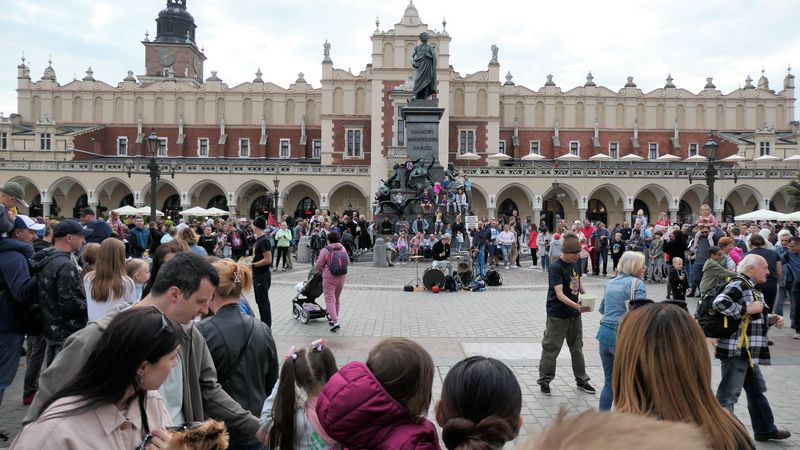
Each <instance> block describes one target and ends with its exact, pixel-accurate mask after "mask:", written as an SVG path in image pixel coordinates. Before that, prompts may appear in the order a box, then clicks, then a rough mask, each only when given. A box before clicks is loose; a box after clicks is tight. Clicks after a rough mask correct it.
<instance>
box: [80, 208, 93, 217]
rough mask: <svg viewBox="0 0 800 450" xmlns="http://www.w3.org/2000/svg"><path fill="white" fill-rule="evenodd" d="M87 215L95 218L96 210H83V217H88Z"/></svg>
mask: <svg viewBox="0 0 800 450" xmlns="http://www.w3.org/2000/svg"><path fill="white" fill-rule="evenodd" d="M87 215H88V216H93V215H94V210H93V209H92V208H83V209H82V210H81V216H87Z"/></svg>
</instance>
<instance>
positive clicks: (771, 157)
mask: <svg viewBox="0 0 800 450" xmlns="http://www.w3.org/2000/svg"><path fill="white" fill-rule="evenodd" d="M780 160H781V159H780V158H778V157H777V156H775V155H761V156H759V157H758V158H756V159H754V160H753V161H780Z"/></svg>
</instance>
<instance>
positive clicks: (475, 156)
mask: <svg viewBox="0 0 800 450" xmlns="http://www.w3.org/2000/svg"><path fill="white" fill-rule="evenodd" d="M458 159H466V160H467V161H477V160H479V159H481V157H480V155H478V154H477V153H464V154H463V155H458Z"/></svg>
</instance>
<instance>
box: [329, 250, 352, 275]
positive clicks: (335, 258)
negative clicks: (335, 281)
mask: <svg viewBox="0 0 800 450" xmlns="http://www.w3.org/2000/svg"><path fill="white" fill-rule="evenodd" d="M325 249H326V250H328V253H330V255H329V256H328V270H330V271H331V275H336V276H338V275H347V264H348V263H349V261H348V260H347V252H346V251H345V250H344V249H341V250H334V249H333V248H332V247H331V246H330V245H329V246H327V247H325Z"/></svg>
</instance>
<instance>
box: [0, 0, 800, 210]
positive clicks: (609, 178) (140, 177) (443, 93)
mask: <svg viewBox="0 0 800 450" xmlns="http://www.w3.org/2000/svg"><path fill="white" fill-rule="evenodd" d="M157 23H158V31H157V35H156V37H155V38H154V39H153V40H149V39H147V38H146V39H145V41H144V42H142V44H143V45H144V48H145V70H144V73H143V74H141V75H135V74H134V72H132V71H131V72H129V73H128V74H127V76H126V77H125V78H124V79H122V80H121V81H119V82H117V81H113V82H104V81H100V80H96V79H95V78H94V76H93V73H92V71H91V68H89V70H87V72H86V76H85V77H83V79H76V80H73V81H69V82H66V83H64V84H61V83H60V82H59V78H58V77H57V75H56V70H55V69H54V67H53V66H52V63H51V65H50V66H48V67H47V68H45V69H44V73H43V75H42V76H41V77H40V79H38V80H35V79H34V78H32V69H31V68H30V67H29V66H28V65H26V62H25V60H24V58H23V61H22V63H21V64H20V65H19V66H18V75H17V79H18V88H17V92H18V111H17V114H12V115H11V116H10V117H0V182H5V181H8V180H14V181H18V182H20V183H21V184H22V185H23V186H24V187H25V189H26V198H27V200H28V201H29V202H30V200H31V199H33V202H31V203H32V205H31V209H32V211H31V213H32V214H35V215H52V216H73V215H76V214H77V211H79V209H80V208H82V207H84V206H93V207H95V208H97V209H99V210H100V211H101V212H102V211H107V210H110V209H115V208H118V207H120V206H122V205H125V204H131V205H135V206H143V205H149V204H150V187H149V183H150V177H149V174H148V170H147V163H148V161H149V157H150V154H149V150H148V146H147V143H146V136H147V135H148V133H150V131H151V130H154V131H155V133H157V135H158V136H159V139H160V141H159V146H158V150H157V152H158V156H159V162H160V164H161V166H162V168H163V169H164V172H166V173H164V174H162V176H161V179H160V180H159V181H158V184H157V199H156V200H157V205H158V207H159V209H162V210H164V211H165V212H166V213H167V214H169V215H176V214H177V213H178V211H179V210H180V209H181V208H188V207H191V206H202V207H210V206H216V207H219V208H222V209H226V210H230V211H232V212H233V213H235V214H236V215H243V216H253V215H255V214H260V213H263V212H264V211H273V210H274V209H275V208H276V207H277V209H278V211H280V212H286V213H289V214H292V213H294V214H297V215H303V214H308V213H309V212H313V211H314V209H316V208H327V209H330V210H332V211H338V212H339V213H342V212H344V211H348V210H358V211H360V212H362V213H364V212H368V211H369V210H370V208H371V203H372V198H373V196H374V193H375V192H376V190H377V189H378V187H379V186H380V184H381V180H382V179H386V177H387V176H388V175H389V171H390V170H391V168H392V167H393V166H394V164H395V163H398V162H403V161H404V160H405V127H404V123H403V121H402V118H401V114H400V108H402V107H403V105H405V104H406V102H407V100H408V99H409V98H410V97H411V89H410V87H411V84H412V83H413V81H412V80H411V79H410V77H411V76H413V69H412V68H411V65H410V62H409V56H410V53H411V51H412V50H413V48H414V47H415V46H416V45H417V44H418V36H419V34H420V33H421V32H423V31H425V32H427V33H428V34H429V35H430V41H429V43H430V44H431V45H433V46H434V47H435V48H436V52H437V65H438V74H437V79H438V103H439V106H440V107H443V108H444V110H445V112H444V116H443V117H442V120H441V123H440V126H439V147H438V157H439V161H441V162H442V164H443V165H446V163H447V162H452V163H454V164H455V166H456V168H457V169H458V170H459V171H461V173H463V174H468V175H470V179H471V181H472V205H471V206H472V209H473V210H474V211H475V213H477V214H479V215H487V216H495V215H500V214H510V213H511V211H512V210H514V209H516V210H518V211H519V213H520V215H521V216H523V217H530V218H531V219H532V220H534V221H535V222H534V223H538V222H539V220H540V219H543V218H545V217H546V216H547V215H549V214H551V213H552V212H553V209H554V207H555V209H556V211H557V212H558V213H559V214H560V215H561V216H562V217H567V218H570V219H572V218H589V219H596V220H604V221H605V222H607V223H610V224H614V223H619V222H622V220H623V218H625V217H629V216H630V214H632V213H635V211H637V210H638V209H643V210H644V211H645V213H646V214H647V215H648V216H649V217H657V216H658V213H659V212H661V211H664V212H667V213H668V214H669V215H670V217H671V219H672V220H673V221H676V220H690V219H691V217H692V216H693V215H694V214H696V213H697V212H698V211H699V207H700V205H701V203H704V202H705V201H706V200H705V199H706V194H707V192H706V186H705V183H704V182H703V179H702V175H699V173H700V172H701V171H702V170H703V169H704V168H705V163H704V162H702V161H703V158H700V157H701V156H703V155H704V153H703V144H704V143H705V142H706V141H707V139H708V136H709V133H710V132H712V135H711V136H712V138H713V139H714V140H715V141H716V142H717V143H718V144H719V150H718V151H717V156H716V158H717V159H718V160H723V159H725V158H728V160H726V161H720V162H719V164H718V166H719V168H720V171H721V179H719V180H718V181H717V183H716V189H715V194H716V195H715V198H714V199H713V202H714V205H713V207H714V210H715V211H717V214H722V218H723V220H730V217H732V216H733V215H735V214H742V213H744V212H749V211H753V210H755V209H759V208H769V207H772V208H774V209H777V210H779V211H783V212H789V211H790V210H791V209H792V208H791V207H790V206H789V196H788V186H789V183H790V181H791V180H792V179H793V178H794V177H795V175H796V173H797V169H798V163H797V162H796V161H792V160H790V161H784V160H785V159H786V158H789V157H791V156H793V155H797V154H798V137H799V136H798V135H799V134H800V125H798V124H797V123H796V122H794V121H793V118H794V115H795V111H794V108H795V80H794V78H795V77H794V75H792V74H791V71H790V70H789V71H787V73H786V76H785V78H784V79H783V80H781V81H780V82H779V84H780V86H777V89H772V88H771V86H770V82H769V81H768V80H767V78H766V77H765V76H763V74H762V77H761V78H760V79H759V80H758V81H753V80H751V79H750V77H749V76H748V78H747V80H746V85H745V86H744V87H742V88H740V89H737V90H735V91H733V92H729V93H727V94H725V93H722V92H721V91H719V90H717V89H716V87H715V86H714V84H713V80H712V79H711V78H709V79H708V82H707V84H706V85H705V86H704V87H703V88H702V89H701V90H700V91H699V92H697V93H694V92H692V91H690V90H687V89H684V88H681V87H677V86H675V84H673V80H672V78H671V77H669V76H667V77H666V83H665V85H664V86H663V87H658V88H655V89H652V90H650V91H649V92H645V91H644V90H643V89H641V88H640V87H638V86H637V85H636V84H635V82H634V80H633V78H632V77H629V78H628V79H627V82H625V80H620V81H621V82H620V83H619V84H620V85H622V87H621V88H619V89H618V90H614V89H611V88H608V87H604V86H601V85H599V84H597V83H595V81H594V80H593V77H592V76H591V73H590V74H588V75H587V77H586V83H585V84H584V85H582V86H578V87H573V88H562V87H560V86H558V84H557V80H555V79H553V77H551V76H548V77H547V79H546V81H545V82H544V85H543V86H541V87H538V88H528V87H524V86H521V85H517V84H515V83H514V81H513V77H512V75H511V74H510V73H506V74H503V73H502V72H507V71H502V70H501V65H500V62H499V60H498V56H497V53H498V51H497V48H496V47H494V46H492V49H491V52H489V51H488V50H489V47H488V45H487V48H486V50H487V60H488V63H487V66H486V69H485V70H481V71H479V72H476V73H472V74H467V75H462V74H460V73H459V72H457V71H456V69H455V68H453V67H452V66H451V65H450V42H451V36H450V35H449V34H448V32H447V30H446V23H442V28H441V31H438V30H435V29H433V28H429V27H428V25H426V24H425V23H423V22H422V20H421V18H420V16H419V14H418V12H417V9H416V7H415V6H414V4H413V2H412V3H410V4H409V5H408V7H407V8H406V9H405V11H404V13H403V14H402V17H401V18H400V20H399V21H398V22H397V23H396V24H394V25H393V27H392V28H390V29H386V30H382V29H381V28H380V24H379V23H376V29H375V31H374V32H373V34H372V35H371V36H368V37H369V39H370V40H371V42H372V54H371V55H364V56H365V60H367V61H368V63H367V64H366V66H365V67H364V69H363V70H362V71H360V72H359V73H356V74H354V73H351V72H350V71H348V70H342V69H341V68H337V67H336V64H335V59H336V55H335V48H334V49H333V51H332V50H331V49H332V46H331V45H329V44H328V43H327V42H326V43H325V44H324V45H322V50H323V51H322V52H321V57H322V59H321V67H320V69H321V71H320V74H321V78H320V81H321V87H319V88H315V87H312V85H311V84H309V83H308V82H307V81H306V77H308V75H304V74H302V73H300V74H299V75H298V78H297V80H296V81H295V83H294V84H291V85H289V86H288V87H282V86H278V85H276V84H273V83H271V82H269V81H267V80H264V79H262V73H261V71H260V70H259V71H258V72H257V73H256V74H255V78H254V79H253V80H252V81H248V82H241V83H240V82H235V83H230V84H229V83H227V82H225V81H223V79H222V78H221V77H223V76H224V74H220V73H217V72H215V71H211V72H210V74H209V73H206V72H207V71H206V70H205V64H206V55H205V54H204V52H203V50H202V49H200V48H198V46H197V44H196V41H195V31H198V30H196V24H195V22H194V18H193V17H192V16H191V14H190V13H189V12H188V9H187V1H186V0H168V1H167V5H166V7H165V8H164V9H163V10H162V11H161V12H160V13H159V15H158V19H157ZM366 38H367V36H365V39H366ZM321 44H322V43H321ZM333 44H335V43H333ZM131 45H138V44H136V43H131ZM208 56H209V57H211V58H213V55H208ZM297 69H298V71H299V70H304V71H307V73H308V72H309V71H311V70H310V69H311V68H306V67H303V68H297ZM313 72H316V71H315V70H314V71H313ZM697 88H699V86H697ZM530 154H535V155H539V156H534V157H530V156H529V157H528V158H525V159H523V157H525V156H527V155H530ZM570 154H571V155H572V156H566V155H570ZM598 155H605V156H598ZM696 155H700V156H696ZM732 155H738V157H737V156H733V158H730V157H732ZM693 156H694V157H695V158H694V160H699V161H700V162H686V161H685V160H686V159H687V158H690V157H693ZM799 158H800V157H799ZM731 159H738V160H739V161H738V162H737V164H738V165H739V167H738V168H737V170H736V171H735V172H737V175H738V177H737V180H736V182H734V177H733V173H734V170H733V167H732V164H733V163H732V162H731ZM126 160H130V161H132V162H133V167H132V171H131V172H132V173H131V174H130V176H129V175H128V173H127V170H126V164H125V162H126ZM690 161H693V160H692V159H690ZM698 165H699V166H698ZM696 166H697V169H698V170H696V171H695V175H694V179H693V182H690V173H691V172H692V171H691V169H692V168H694V167H696ZM173 168H174V171H175V174H174V178H173V177H170V176H169V172H170V169H173ZM276 177H277V178H278V179H279V180H280V185H279V186H280V187H279V196H278V201H277V205H275V204H273V202H274V200H273V198H274V195H273V194H274V191H273V190H274V189H275V187H274V186H273V180H274V179H275V178H276ZM554 181H558V194H559V195H557V196H556V197H555V198H556V199H557V202H556V203H555V205H554V204H553V202H552V200H551V198H553V196H552V195H551V194H552V190H553V186H554ZM23 209H24V208H23ZM23 212H25V211H23Z"/></svg>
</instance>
